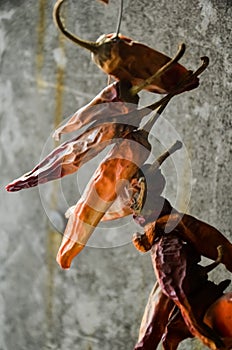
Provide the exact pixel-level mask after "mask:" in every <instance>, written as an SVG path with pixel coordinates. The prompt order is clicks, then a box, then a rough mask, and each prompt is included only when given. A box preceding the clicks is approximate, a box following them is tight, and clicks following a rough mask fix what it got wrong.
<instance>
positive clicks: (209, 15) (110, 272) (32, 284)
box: [0, 0, 232, 350]
mask: <svg viewBox="0 0 232 350" xmlns="http://www.w3.org/2000/svg"><path fill="white" fill-rule="evenodd" d="M67 2H68V3H69V6H67V8H66V16H67V17H69V20H68V22H69V27H70V28H73V30H75V31H76V32H78V33H80V35H82V36H83V37H85V38H87V39H90V40H95V39H96V38H97V37H98V36H99V35H100V34H101V33H104V32H112V31H114V30H115V24H116V15H117V7H118V6H117V1H116V0H111V1H110V5H109V6H108V7H106V6H104V5H103V4H101V3H100V2H97V1H95V0H89V1H88V2H86V1H84V0H82V1H81V0H75V1H74V0H70V1H67ZM54 3H55V1H51V0H37V1H32V0H27V1H26V0H18V1H15V0H1V1H0V69H1V76H0V97H1V100H0V101H1V103H0V112H1V114H0V115H1V119H0V123H1V124H0V125H1V128H0V132H1V138H0V142H1V149H0V152H1V153H0V154H1V158H0V160H1V192H0V195H1V211H0V213H1V214H0V215H1V219H0V222H1V225H0V242H1V243H0V247H1V249H0V266H1V267H0V350H13V349H17V350H25V349H27V350H37V349H38V350H39V349H60V350H64V349H71V348H72V349H81V350H90V349H91V350H99V349H102V350H109V349H111V350H118V349H132V348H133V344H134V343H135V341H136V338H137V334H138V328H139V324H140V319H141V316H142V313H143V309H144V307H145V304H146V300H147V297H148V294H149V291H150V289H151V287H152V285H153V283H154V280H155V278H154V273H153V269H152V266H151V262H150V257H149V254H146V255H141V254H140V253H138V252H137V251H136V250H135V249H134V247H133V246H132V244H131V243H130V233H132V232H134V230H135V228H134V226H132V223H131V220H129V224H128V222H126V221H125V222H124V221H121V222H120V223H114V224H109V225H108V226H106V227H105V226H104V227H103V229H102V230H103V231H104V235H103V236H104V238H99V239H100V243H99V242H98V237H97V236H96V235H95V238H94V241H93V242H92V243H91V244H90V246H89V247H86V248H85V250H84V251H83V252H82V253H81V254H80V256H78V257H77V258H76V259H75V260H74V262H73V265H72V267H71V269H70V270H68V271H64V270H61V269H60V267H59V266H58V265H57V264H56V262H55V256H56V252H57V249H58V247H59V243H60V239H61V234H60V233H59V232H57V231H56V229H54V224H55V227H58V228H59V230H58V231H61V229H62V228H63V224H64V222H63V216H62V215H63V212H64V211H65V210H66V207H65V205H64V203H63V202H62V201H61V200H60V197H59V196H61V195H60V193H61V192H62V193H63V194H64V196H65V201H66V202H67V205H68V204H70V205H72V204H74V203H75V201H76V199H78V196H79V189H80V188H83V183H82V177H83V175H86V176H87V174H89V173H90V172H91V170H92V169H94V167H96V165H97V161H95V163H94V162H93V163H92V165H90V167H89V168H84V170H82V173H81V174H82V175H79V176H78V177H77V176H76V175H75V176H70V177H67V178H66V179H64V181H62V191H60V187H59V186H60V185H59V183H58V185H43V186H41V190H39V189H38V188H34V189H30V190H25V191H21V192H18V193H12V194H10V193H6V192H5V191H4V185H5V184H7V183H8V182H10V181H11V180H12V179H14V178H16V177H18V176H20V175H21V174H23V173H24V172H26V171H29V170H30V169H31V168H32V167H33V166H34V165H35V164H36V163H37V162H38V161H39V159H40V156H41V153H42V151H43V148H44V145H45V144H46V147H47V148H46V152H47V150H48V149H52V147H54V145H53V144H52V141H51V142H50V143H48V144H47V140H49V137H50V134H51V132H52V131H53V129H54V125H56V124H57V123H59V122H61V120H62V118H63V117H67V116H68V115H70V114H71V113H72V112H74V111H75V110H76V109H77V108H79V107H81V106H83V105H84V104H85V103H87V102H88V101H89V100H90V99H91V98H92V97H94V96H95V95H96V93H97V92H99V90H100V89H101V88H102V87H104V86H105V85H106V77H105V75H104V74H103V73H102V72H101V71H100V70H99V69H98V68H97V67H96V66H95V65H94V64H93V63H92V62H91V61H90V57H89V54H88V53H87V52H85V51H82V50H81V49H79V48H78V47H75V46H74V45H73V44H71V43H69V42H67V41H66V40H62V39H61V38H60V37H59V35H58V32H57V30H56V28H55V27H54V25H53V22H52V7H53V5H54ZM77 5H78V6H79V8H77ZM231 18H232V3H231V1H230V0H221V1H217V0H196V1H189V0H182V1H180V0H175V1H167V0H160V1H151V0H142V1H141V0H134V1H132V0H131V1H129V0H127V1H125V12H124V16H123V23H122V28H121V32H122V33H124V34H125V35H128V36H130V37H132V38H134V39H136V40H139V41H142V42H144V43H146V44H149V45H150V46H152V47H154V48H156V49H157V50H159V51H163V52H165V53H167V54H169V55H173V54H174V53H175V52H176V49H177V46H178V43H179V42H185V43H186V45H187V52H186V54H185V56H184V58H183V59H182V61H181V62H183V64H185V65H186V66H187V67H188V68H189V69H195V68H196V67H197V66H198V64H199V58H200V57H201V56H203V55H208V56H209V57H210V66H209V68H208V69H207V71H206V72H205V73H204V74H203V76H202V78H201V85H200V87H199V88H198V89H197V90H194V91H192V92H191V93H185V94H183V95H181V96H178V97H176V98H175V99H174V100H173V101H172V102H171V104H170V106H169V107H168V108H167V110H166V111H165V114H164V118H165V119H166V120H168V121H169V122H170V123H171V125H172V128H173V129H172V128H171V127H170V128H169V127H168V128H167V130H165V131H163V130H162V125H160V129H159V128H158V127H157V131H154V133H156V135H157V134H158V138H159V140H161V141H162V137H163V138H164V139H166V143H168V140H169V141H170V142H171V141H175V137H176V136H175V135H176V134H175V133H174V134H173V131H172V130H175V132H176V133H177V134H179V135H180V137H181V139H182V141H183V142H184V144H185V146H186V148H187V151H188V156H189V159H190V161H191V167H190V168H191V170H192V176H190V173H189V169H187V168H186V169H185V166H184V165H183V164H182V165H180V166H179V170H180V171H182V182H181V185H180V187H181V188H182V190H183V192H182V194H181V198H179V200H178V203H177V207H178V208H179V209H181V210H182V209H184V208H185V207H186V203H185V202H186V201H185V194H186V197H188V196H189V194H190V192H191V201H190V204H189V207H188V208H187V211H188V212H190V213H191V214H193V215H196V216H197V217H199V218H201V219H203V220H205V221H207V222H209V223H211V224H212V225H215V226H216V227H217V228H218V229H220V230H221V231H222V232H223V233H224V234H225V235H226V236H227V237H228V238H231V236H230V235H231V231H230V228H231V207H232V202H231V200H232V196H231V184H230V183H231V169H230V163H229V161H230V160H231V136H232V133H231V92H230V89H231V84H232V82H231V37H229V34H231ZM154 98H157V97H156V96H154V95H152V94H148V93H147V94H146V93H145V94H144V93H143V94H142V103H144V104H146V103H149V102H151V101H153V100H154ZM161 130H162V132H161ZM170 135H171V136H170ZM173 135H174V136H173ZM173 137H174V139H173ZM172 139H173V140H172ZM158 153H159V152H158ZM171 164H172V163H171V161H170V163H169V166H168V165H165V166H164V169H167V167H168V168H169V167H171ZM165 167H166V168H165ZM187 172H188V174H187ZM186 174H187V175H186ZM174 175H175V174H174V173H173V176H171V175H170V172H169V176H168V186H167V191H166V195H167V197H168V198H169V199H170V200H172V201H174V202H175V196H176V186H175V176H176V175H175V176H174ZM189 184H190V185H191V186H189ZM42 187H43V189H42ZM191 187H192V188H191ZM57 191H58V192H57ZM57 193H58V195H57V197H56V194H57ZM52 198H53V199H52ZM60 213H61V214H60ZM49 218H50V220H49ZM50 221H52V223H53V225H52V224H51V222H50ZM114 225H116V230H115V228H114ZM130 225H131V226H130ZM117 230H118V231H117ZM124 231H125V237H124ZM117 232H118V233H117ZM99 237H100V235H99ZM101 239H102V241H101ZM209 244H210V242H209ZM102 247H106V248H107V249H105V248H102ZM222 275H224V276H228V273H227V272H226V271H225V268H224V267H220V268H219V269H218V270H217V271H216V272H215V273H214V274H212V275H211V276H213V278H215V279H216V280H218V279H219V276H220V278H221V277H222ZM187 344H188V346H189V348H191V349H202V345H201V344H200V342H198V341H197V340H194V341H193V340H192V341H187ZM182 348H186V346H185V345H184V346H182Z"/></svg>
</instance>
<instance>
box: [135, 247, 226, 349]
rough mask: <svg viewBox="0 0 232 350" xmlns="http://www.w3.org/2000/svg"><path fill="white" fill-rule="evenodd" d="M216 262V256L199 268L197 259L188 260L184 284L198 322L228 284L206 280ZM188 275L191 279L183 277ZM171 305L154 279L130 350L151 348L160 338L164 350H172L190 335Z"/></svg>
mask: <svg viewBox="0 0 232 350" xmlns="http://www.w3.org/2000/svg"><path fill="white" fill-rule="evenodd" d="M190 252H191V254H190V256H192V255H193V254H196V252H194V249H193V250H192V247H191V248H190ZM218 263H220V258H219V259H218V261H217V262H215V263H213V264H211V265H209V266H204V267H203V266H200V265H198V264H197V259H193V260H192V261H191V259H189V264H188V270H187V276H188V277H186V276H185V280H184V284H185V288H186V287H187V291H188V298H189V301H190V305H191V307H192V309H193V310H194V315H195V316H196V319H197V320H201V322H202V320H203V317H204V315H205V312H206V311H207V309H208V307H209V306H210V305H211V304H213V302H214V301H215V300H217V299H218V298H219V297H220V296H221V295H222V294H223V291H224V290H225V288H226V287H227V286H228V285H229V283H230V280H225V281H223V282H221V283H219V285H216V284H215V283H213V282H211V281H209V280H208V279H207V274H208V273H209V272H210V271H211V270H212V269H213V268H215V267H216V266H217V265H218ZM189 277H191V279H189V280H187V278H189ZM186 282H188V283H186ZM174 305H175V304H174V303H173V301H172V298H169V297H168V296H167V295H166V294H164V292H163V291H162V289H161V287H160V285H159V284H158V283H157V282H156V284H155V287H154V289H153V290H152V292H151V295H150V297H149V299H148V303H147V306H146V309H145V312H144V316H143V320H142V323H141V327H140V332H139V339H138V342H137V344H136V346H135V348H134V350H140V349H141V350H142V349H143V350H155V349H156V348H157V346H158V344H159V342H160V341H161V340H162V344H163V348H164V349H165V350H175V349H176V348H177V347H178V345H179V343H180V342H181V341H183V340H184V339H187V338H189V337H193V335H192V334H191V333H190V331H189V328H188V327H187V325H186V323H185V321H184V319H183V317H182V315H181V313H180V310H179V309H178V308H177V307H175V306H174Z"/></svg>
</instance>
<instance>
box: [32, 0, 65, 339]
mask: <svg viewBox="0 0 232 350" xmlns="http://www.w3.org/2000/svg"><path fill="white" fill-rule="evenodd" d="M47 2H48V1H47V0H39V5H38V6H39V8H38V10H39V13H38V26H37V33H38V41H37V52H36V81H37V86H38V88H40V89H43V88H46V86H45V85H44V83H43V82H44V79H43V77H42V68H43V64H44V61H45V59H44V52H45V50H44V42H45V32H46V15H49V18H50V17H51V16H50V13H49V14H47V13H46V12H47V11H46V9H47V8H48V6H47ZM49 20H50V19H49ZM59 47H60V49H61V50H64V43H63V40H62V38H61V37H59ZM64 75H65V74H64V69H63V68H62V67H60V66H57V71H56V83H55V96H54V98H55V110H54V128H56V127H57V126H58V125H59V124H60V123H61V120H62V104H63V99H62V98H63V90H64ZM44 117H46V116H44ZM56 146H57V143H56V142H55V141H54V147H56ZM57 185H58V184H57V183H56V182H53V183H52V192H51V198H50V209H51V210H57V209H58V204H59V203H58V195H57V190H58V188H57ZM61 239H62V236H61V234H60V233H58V232H57V231H55V229H53V228H52V226H51V224H50V223H49V222H47V241H46V264H47V279H46V287H45V288H46V289H45V310H46V311H45V314H46V315H45V317H46V324H47V331H48V333H49V334H52V330H53V321H54V320H53V315H54V289H55V272H56V270H57V269H59V267H58V265H57V263H56V260H55V259H56V254H57V251H58V249H59V246H60V243H61Z"/></svg>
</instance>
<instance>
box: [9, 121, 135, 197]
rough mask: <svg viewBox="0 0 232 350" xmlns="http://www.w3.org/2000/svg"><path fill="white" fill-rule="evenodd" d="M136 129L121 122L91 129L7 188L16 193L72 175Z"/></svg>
mask: <svg viewBox="0 0 232 350" xmlns="http://www.w3.org/2000/svg"><path fill="white" fill-rule="evenodd" d="M134 128H135V127H134V126H131V125H127V124H118V123H107V124H101V125H98V126H96V127H93V128H89V129H88V130H87V131H85V132H83V133H82V134H81V135H80V136H78V137H77V138H74V139H72V140H71V141H67V142H65V143H63V144H62V145H60V146H58V147H57V148H56V149H55V150H53V151H52V152H51V153H50V154H49V155H48V156H47V157H46V158H45V159H43V160H42V161H41V162H40V163H39V164H38V165H36V167H35V168H34V169H32V170H31V171H30V172H29V173H26V174H25V175H23V176H21V177H20V178H18V179H16V180H14V181H13V182H12V183H10V184H8V185H7V186H6V189H7V191H9V192H16V191H20V190H22V189H26V188H31V187H34V186H37V185H39V184H44V183H47V182H49V181H53V180H56V179H59V178H62V177H64V176H67V175H70V174H73V173H74V172H76V171H78V170H79V169H80V168H81V166H82V165H83V164H85V163H87V162H88V161H89V160H91V159H92V158H94V157H95V156H97V155H98V154H99V153H100V152H101V151H102V150H103V149H104V148H105V147H107V146H108V145H109V144H111V143H115V142H116V141H117V139H121V138H125V137H126V136H127V135H128V134H129V133H130V132H131V131H132V130H134Z"/></svg>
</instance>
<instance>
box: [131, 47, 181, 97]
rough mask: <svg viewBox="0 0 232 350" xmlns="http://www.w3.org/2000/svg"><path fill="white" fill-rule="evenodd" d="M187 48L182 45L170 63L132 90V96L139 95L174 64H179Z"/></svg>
mask: <svg viewBox="0 0 232 350" xmlns="http://www.w3.org/2000/svg"><path fill="white" fill-rule="evenodd" d="M185 48H186V46H185V44H184V43H182V44H180V46H179V49H178V51H177V53H176V55H175V56H174V57H173V58H172V59H171V60H170V61H168V63H166V64H165V65H164V66H163V67H161V68H160V69H159V70H158V71H157V72H156V73H155V74H153V75H152V76H151V77H150V78H148V79H146V80H144V82H143V83H141V84H140V85H138V86H133V87H132V88H131V94H132V95H136V94H138V93H139V92H140V91H141V90H142V89H144V88H145V87H146V86H148V85H150V84H151V83H152V81H153V80H154V79H157V78H158V77H160V76H161V74H163V73H164V72H166V71H168V70H169V69H170V68H171V66H172V65H173V64H174V63H177V62H178V61H179V59H180V58H181V57H182V56H183V55H184V53H185Z"/></svg>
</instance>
